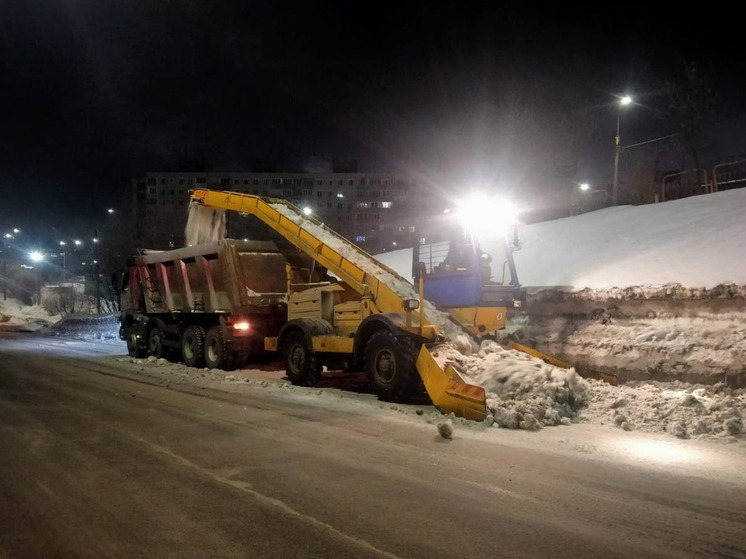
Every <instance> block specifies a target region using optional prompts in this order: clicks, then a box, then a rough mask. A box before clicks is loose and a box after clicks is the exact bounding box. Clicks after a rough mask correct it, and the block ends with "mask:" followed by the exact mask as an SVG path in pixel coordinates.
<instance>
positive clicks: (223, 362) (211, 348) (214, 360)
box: [205, 326, 236, 371]
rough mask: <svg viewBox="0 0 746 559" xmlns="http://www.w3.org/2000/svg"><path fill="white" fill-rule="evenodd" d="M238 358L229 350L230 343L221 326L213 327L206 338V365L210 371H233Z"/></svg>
mask: <svg viewBox="0 0 746 559" xmlns="http://www.w3.org/2000/svg"><path fill="white" fill-rule="evenodd" d="M235 364H236V356H235V355H234V354H233V353H232V352H231V351H230V349H228V342H227V341H226V340H225V337H224V336H223V331H222V330H221V328H220V326H213V327H212V328H210V329H209V330H208V331H207V335H206V336H205V365H207V366H208V367H209V368H210V369H223V370H224V371H232V370H233V368H234V367H235Z"/></svg>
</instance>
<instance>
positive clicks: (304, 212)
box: [303, 206, 313, 215]
mask: <svg viewBox="0 0 746 559" xmlns="http://www.w3.org/2000/svg"><path fill="white" fill-rule="evenodd" d="M312 213H313V210H312V209H311V208H309V207H308V206H306V207H305V208H303V214H304V215H311V214H312Z"/></svg>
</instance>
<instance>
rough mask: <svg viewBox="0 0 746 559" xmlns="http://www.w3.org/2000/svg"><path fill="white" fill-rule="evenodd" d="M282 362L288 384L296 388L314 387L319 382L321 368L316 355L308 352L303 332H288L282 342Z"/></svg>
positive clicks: (307, 344) (308, 348)
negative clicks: (288, 380)
mask: <svg viewBox="0 0 746 559" xmlns="http://www.w3.org/2000/svg"><path fill="white" fill-rule="evenodd" d="M282 360H283V361H284V362H285V372H286V374H287V376H288V379H290V383H291V384H294V385H296V386H308V387H312V386H316V385H317V384H318V383H319V380H321V372H322V370H323V367H322V366H321V364H320V363H319V361H318V358H317V357H316V354H315V353H313V352H312V351H311V350H310V347H309V343H308V340H307V339H306V335H305V334H304V333H303V332H300V331H298V330H296V331H293V332H289V333H288V335H287V336H285V339H284V340H283V342H282Z"/></svg>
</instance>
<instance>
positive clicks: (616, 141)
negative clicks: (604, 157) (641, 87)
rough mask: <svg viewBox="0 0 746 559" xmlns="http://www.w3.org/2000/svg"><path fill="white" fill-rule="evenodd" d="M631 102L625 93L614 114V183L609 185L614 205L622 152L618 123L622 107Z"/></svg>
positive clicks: (616, 200)
mask: <svg viewBox="0 0 746 559" xmlns="http://www.w3.org/2000/svg"><path fill="white" fill-rule="evenodd" d="M631 103H632V97H630V96H629V95H625V96H624V97H622V98H620V99H619V107H618V110H617V115H616V136H615V137H614V183H613V185H612V187H611V204H612V206H616V205H617V202H618V201H619V155H620V154H621V153H622V140H621V138H620V137H619V124H620V121H621V119H622V109H623V108H624V107H626V106H627V105H629V104H631Z"/></svg>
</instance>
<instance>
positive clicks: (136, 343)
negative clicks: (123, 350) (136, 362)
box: [126, 330, 148, 359]
mask: <svg viewBox="0 0 746 559" xmlns="http://www.w3.org/2000/svg"><path fill="white" fill-rule="evenodd" d="M126 335H127V353H128V354H129V356H130V357H137V358H138V359H142V358H143V357H147V355H148V349H147V348H146V347H144V346H143V345H142V344H141V343H140V340H138V339H137V334H135V333H134V332H133V331H132V330H128V331H127V332H126Z"/></svg>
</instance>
